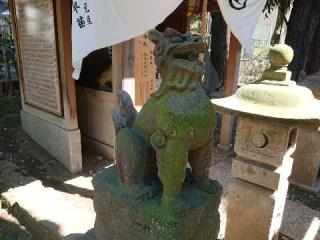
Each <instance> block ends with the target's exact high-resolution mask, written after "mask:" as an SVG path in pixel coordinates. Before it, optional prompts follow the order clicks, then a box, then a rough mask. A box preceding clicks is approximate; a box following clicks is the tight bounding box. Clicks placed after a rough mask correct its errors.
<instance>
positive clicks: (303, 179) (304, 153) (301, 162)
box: [290, 128, 320, 187]
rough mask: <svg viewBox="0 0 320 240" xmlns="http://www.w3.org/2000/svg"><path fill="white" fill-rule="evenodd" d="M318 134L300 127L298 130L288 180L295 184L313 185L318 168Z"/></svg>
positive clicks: (319, 158)
mask: <svg viewBox="0 0 320 240" xmlns="http://www.w3.org/2000/svg"><path fill="white" fill-rule="evenodd" d="M318 146H320V134H319V133H317V132H315V131H312V130H308V129H305V128H300V129H299V130H298V136H297V144H296V150H295V152H294V154H293V158H294V164H293V169H292V174H291V177H290V180H291V181H293V182H294V183H297V184H303V185H307V186H310V187H312V186H314V184H315V183H316V180H317V177H318V173H319V168H320V149H319V148H318Z"/></svg>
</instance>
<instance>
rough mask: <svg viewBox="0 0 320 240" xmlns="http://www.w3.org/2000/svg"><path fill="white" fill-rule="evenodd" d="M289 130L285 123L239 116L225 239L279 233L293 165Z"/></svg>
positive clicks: (263, 238)
mask: <svg viewBox="0 0 320 240" xmlns="http://www.w3.org/2000/svg"><path fill="white" fill-rule="evenodd" d="M290 132H291V128H290V126H288V125H285V124H281V123H273V122H271V121H268V120H262V119H253V118H246V117H240V118H239V122H238V129H237V135H236V143H235V151H236V153H237V154H238V157H236V158H235V159H234V160H233V164H232V175H233V176H234V177H235V178H234V179H233V180H232V183H231V186H230V188H229V196H228V202H229V203H228V210H227V227H226V237H225V239H226V240H235V239H246V240H257V239H259V240H271V239H275V237H276V236H277V234H278V231H279V228H280V226H281V220H282V214H283V210H284V205H285V200H286V195H287V190H288V180H287V179H288V177H289V176H290V174H291V169H292V164H293V159H292V157H291V154H292V152H293V150H294V149H293V148H291V147H290Z"/></svg>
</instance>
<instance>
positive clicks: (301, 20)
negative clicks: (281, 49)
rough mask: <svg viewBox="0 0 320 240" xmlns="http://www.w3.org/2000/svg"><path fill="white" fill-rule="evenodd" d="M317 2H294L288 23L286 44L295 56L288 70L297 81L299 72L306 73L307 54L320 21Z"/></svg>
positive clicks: (315, 0) (305, 0) (309, 0)
mask: <svg viewBox="0 0 320 240" xmlns="http://www.w3.org/2000/svg"><path fill="white" fill-rule="evenodd" d="M319 5H320V4H319V0H295V1H294V2H293V8H292V12H291V17H290V20H289V23H288V32H287V36H286V44H288V45H289V46H291V47H292V48H293V50H294V53H295V56H294V58H293V61H292V62H291V64H290V66H289V69H290V70H291V71H292V78H293V79H294V80H297V79H298V77H299V73H300V71H306V64H307V61H308V54H309V53H310V49H311V48H312V44H313V39H314V36H315V33H316V30H317V27H318V25H319V21H320V7H319Z"/></svg>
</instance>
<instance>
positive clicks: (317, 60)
mask: <svg viewBox="0 0 320 240" xmlns="http://www.w3.org/2000/svg"><path fill="white" fill-rule="evenodd" d="M319 71H320V22H319V23H318V27H317V30H316V33H315V36H314V38H313V43H312V45H311V48H310V51H309V55H308V61H307V65H306V73H307V74H308V75H310V74H313V73H316V72H319Z"/></svg>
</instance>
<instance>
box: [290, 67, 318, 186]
mask: <svg viewBox="0 0 320 240" xmlns="http://www.w3.org/2000/svg"><path fill="white" fill-rule="evenodd" d="M299 85H300V86H304V87H307V88H309V89H310V90H311V91H312V93H313V95H314V96H315V98H317V99H318V100H319V99H320V72H318V73H316V74H313V75H310V76H307V77H306V79H305V80H304V81H301V82H299ZM318 146H320V133H319V132H318V131H317V129H310V128H306V127H301V128H299V130H298V136H297V145H296V151H295V153H294V155H293V158H294V160H295V161H294V165H293V169H292V174H291V177H290V182H292V183H293V184H295V185H297V186H299V187H302V188H304V189H307V190H310V191H313V192H319V191H320V149H319V147H318Z"/></svg>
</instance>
